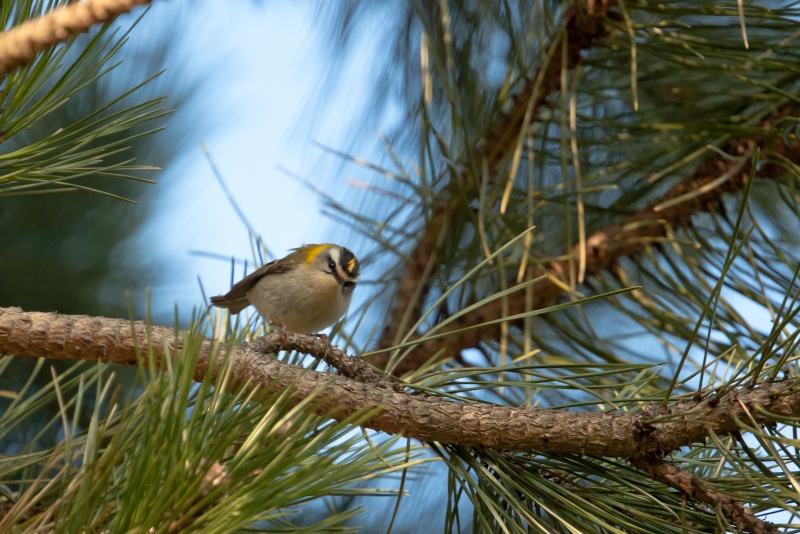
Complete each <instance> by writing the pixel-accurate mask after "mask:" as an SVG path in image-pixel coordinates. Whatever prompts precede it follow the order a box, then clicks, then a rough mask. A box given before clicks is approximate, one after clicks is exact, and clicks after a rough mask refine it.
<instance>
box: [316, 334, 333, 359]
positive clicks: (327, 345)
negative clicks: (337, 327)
mask: <svg viewBox="0 0 800 534" xmlns="http://www.w3.org/2000/svg"><path fill="white" fill-rule="evenodd" d="M314 335H315V336H317V337H318V338H320V339H324V340H325V352H324V353H323V355H324V356H325V357H324V358H323V360H327V357H328V349H330V348H331V338H329V337H328V334H323V333H317V334H314Z"/></svg>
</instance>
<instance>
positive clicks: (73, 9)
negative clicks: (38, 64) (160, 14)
mask: <svg viewBox="0 0 800 534" xmlns="http://www.w3.org/2000/svg"><path fill="white" fill-rule="evenodd" d="M149 3H150V0H86V1H85V2H73V3H71V4H69V5H65V6H62V7H59V8H56V9H54V10H52V11H50V12H49V13H46V14H44V15H42V16H41V17H38V18H35V19H31V20H28V21H26V22H24V23H22V24H20V25H19V26H16V27H14V28H11V29H10V30H8V31H5V32H3V33H0V76H3V75H6V74H8V73H9V72H11V71H13V70H14V69H16V68H19V67H21V66H23V65H25V64H27V63H29V62H30V61H32V60H33V58H34V57H36V54H38V53H39V52H42V51H43V50H46V49H47V48H49V47H51V46H54V45H56V44H58V43H61V42H64V41H66V40H67V39H69V38H70V37H72V36H74V35H78V34H80V33H85V32H86V31H88V30H89V28H91V27H92V26H94V25H95V24H99V23H103V22H109V21H111V20H113V19H114V18H116V17H117V16H118V15H121V14H123V13H127V12H129V11H130V10H131V9H133V8H134V7H135V6H137V5H144V4H149Z"/></svg>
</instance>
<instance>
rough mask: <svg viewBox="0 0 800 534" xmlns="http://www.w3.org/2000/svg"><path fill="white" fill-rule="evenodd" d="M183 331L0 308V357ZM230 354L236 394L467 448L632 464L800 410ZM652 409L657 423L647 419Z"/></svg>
mask: <svg viewBox="0 0 800 534" xmlns="http://www.w3.org/2000/svg"><path fill="white" fill-rule="evenodd" d="M182 336H183V334H181V333H178V334H177V335H176V333H175V332H174V330H173V329H171V328H168V327H155V326H147V325H146V324H144V323H142V322H133V323H131V322H129V321H125V320H122V319H108V318H104V317H88V316H83V315H59V314H56V313H41V312H24V311H22V310H21V309H19V308H0V355H8V354H15V355H19V356H25V357H34V358H53V359H60V360H87V361H103V362H114V363H120V364H123V365H137V363H138V361H139V354H140V351H142V350H150V351H152V353H153V355H154V356H155V358H156V359H157V361H161V360H162V359H163V358H166V357H173V355H174V354H175V353H177V351H178V349H179V347H180V346H181V344H182ZM266 339H267V341H266V342H267V343H268V344H269V345H270V347H271V348H272V349H274V350H292V349H298V350H304V351H308V352H309V353H310V354H312V355H314V356H317V357H321V355H322V354H323V352H324V350H325V347H324V345H325V343H326V342H325V341H324V340H318V339H316V338H315V337H314V336H308V335H302V334H292V333H288V334H281V333H276V334H270V335H269V336H266ZM148 347H149V349H148ZM219 347H220V345H219V344H218V343H216V342H214V341H212V340H205V341H203V344H202V348H201V353H200V359H199V360H198V364H197V367H196V370H195V378H196V379H197V380H202V378H203V377H204V376H205V373H206V372H207V371H208V368H209V366H211V365H212V362H213V361H215V360H214V358H213V353H214V350H215V348H219ZM223 349H224V347H223ZM315 353H316V354H315ZM228 357H230V358H233V359H234V361H233V380H232V381H231V382H230V386H229V387H230V388H231V389H232V390H233V391H237V390H240V389H241V388H243V387H244V384H245V383H248V382H249V383H250V384H252V385H256V386H259V387H260V388H261V389H262V396H263V397H269V395H270V393H269V392H276V391H283V390H284V389H287V388H288V389H291V390H292V391H293V392H294V394H295V395H296V399H297V402H300V401H301V400H303V399H305V398H307V397H309V396H311V395H318V397H317V398H316V399H315V400H314V402H313V405H312V406H313V408H312V409H313V410H314V412H315V413H318V414H320V415H325V416H329V415H330V414H331V413H333V417H335V418H337V419H343V418H345V417H347V416H349V415H352V414H354V413H356V412H358V411H361V410H364V409H371V408H380V411H379V413H377V414H376V415H375V416H373V417H372V418H370V419H369V420H367V421H366V422H365V423H364V426H366V427H368V428H371V429H374V430H379V431H383V432H386V433H388V434H394V435H402V436H405V437H410V438H416V439H419V440H421V441H436V442H440V443H447V444H453V445H460V446H465V447H476V448H494V449H500V450H507V451H538V452H546V453H564V454H569V453H573V454H589V455H594V456H607V457H618V458H624V459H628V460H632V461H637V460H641V459H649V458H658V457H662V456H663V455H664V454H668V453H670V452H672V451H675V450H677V449H679V448H680V447H683V446H688V445H691V444H692V443H696V442H703V441H704V440H705V438H706V437H707V436H708V435H709V433H710V432H714V433H716V434H719V435H723V434H728V433H732V432H737V431H739V429H740V427H739V424H738V423H737V420H749V419H748V418H749V417H751V416H752V417H755V418H756V422H757V423H759V424H760V423H766V422H768V421H769V418H768V417H767V416H766V415H764V414H765V413H770V414H776V415H779V416H795V415H798V414H800V382H798V381H796V380H785V381H781V382H777V383H773V384H764V385H761V386H758V387H755V388H742V389H739V390H733V391H731V392H730V393H728V394H727V395H726V396H724V397H722V398H721V399H718V400H717V399H711V398H709V399H705V400H701V401H686V402H682V403H676V404H674V405H672V406H671V407H670V408H669V409H668V410H666V411H661V412H659V413H658V414H654V413H649V412H648V411H647V410H645V411H643V412H642V413H634V414H630V413H628V414H622V413H597V412H567V411H557V410H548V409H521V408H512V407H508V406H496V405H489V404H478V403H467V402H454V401H452V400H448V399H443V398H440V397H435V396H430V395H424V394H418V393H413V392H408V391H399V390H398V389H397V388H394V387H392V386H391V385H388V384H385V383H381V382H380V381H378V382H372V381H366V382H361V381H359V380H356V379H354V378H347V377H345V376H342V375H335V374H329V373H320V372H315V371H312V370H309V369H305V368H303V367H297V366H292V365H288V364H284V363H282V362H279V361H276V360H273V359H270V358H268V357H265V356H264V355H263V354H260V353H258V352H256V351H254V350H252V349H250V348H248V347H247V346H242V347H239V349H238V350H237V351H236V352H235V353H232V354H228ZM221 365H222V364H221V363H219V362H217V363H216V364H213V368H212V369H211V372H212V373H214V374H216V373H218V372H220V371H221ZM655 415H657V417H658V419H659V420H660V421H662V422H658V423H653V424H648V422H647V421H648V419H649V418H652V417H654V416H655Z"/></svg>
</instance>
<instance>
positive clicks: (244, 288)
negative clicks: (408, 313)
mask: <svg viewBox="0 0 800 534" xmlns="http://www.w3.org/2000/svg"><path fill="white" fill-rule="evenodd" d="M292 250H293V252H292V253H291V254H289V255H288V256H286V257H285V258H282V259H280V260H275V261H272V262H269V263H267V264H266V265H264V266H263V267H261V268H260V269H258V270H256V271H254V272H253V273H252V274H250V275H249V276H247V277H246V278H244V279H243V280H241V281H240V282H237V283H236V284H234V286H233V287H232V288H231V290H230V291H228V292H227V293H226V294H225V295H219V296H216V297H211V303H212V304H213V305H214V306H218V307H220V308H227V309H229V310H230V312H231V313H239V312H240V311H242V310H243V309H245V308H246V307H247V306H249V305H250V304H252V305H253V306H255V307H256V310H258V313H259V314H261V317H263V318H264V320H266V321H267V322H268V323H270V324H272V325H273V326H278V327H281V328H285V329H287V330H290V331H292V332H297V333H304V334H311V333H315V332H319V331H320V330H322V329H323V328H326V327H328V326H330V325H332V324H333V323H335V322H336V321H337V319H339V317H341V316H342V315H344V313H345V312H346V311H347V307H348V306H349V305H350V298H351V297H352V296H353V290H354V289H355V288H356V283H357V282H358V275H359V272H360V266H359V264H358V260H357V259H356V257H355V255H354V254H353V253H352V252H351V251H350V250H348V249H346V248H344V247H341V246H339V245H333V244H330V243H326V244H322V245H306V246H304V247H300V248H296V249H292Z"/></svg>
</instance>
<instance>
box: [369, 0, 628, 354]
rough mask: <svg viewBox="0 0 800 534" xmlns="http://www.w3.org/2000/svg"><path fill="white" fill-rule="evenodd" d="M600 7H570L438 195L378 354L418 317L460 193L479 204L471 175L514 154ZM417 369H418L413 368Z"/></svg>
mask: <svg viewBox="0 0 800 534" xmlns="http://www.w3.org/2000/svg"><path fill="white" fill-rule="evenodd" d="M601 3H602V6H596V5H595V2H594V1H590V2H589V3H588V6H587V11H586V12H583V11H582V10H579V9H577V8H576V7H572V8H571V9H570V10H569V11H568V12H567V13H566V15H565V16H564V20H563V23H562V28H561V31H560V32H558V33H557V35H556V36H555V37H554V38H553V40H552V43H551V45H550V48H549V49H548V50H547V51H546V53H545V54H544V56H543V57H545V58H547V59H546V62H545V63H544V65H542V67H541V69H540V70H539V72H538V73H537V74H536V75H535V76H533V77H532V78H531V79H530V80H529V81H528V83H527V84H525V86H524V87H523V88H522V90H521V91H520V92H519V93H517V95H516V96H515V99H514V105H513V106H512V108H511V109H510V110H509V111H508V113H506V115H505V116H504V117H503V120H502V121H501V122H500V123H499V124H498V125H497V127H496V128H494V129H493V130H492V131H490V132H488V133H487V135H486V137H485V143H484V144H483V145H481V146H480V147H479V148H477V149H476V150H475V153H474V154H473V161H472V165H471V166H465V167H464V168H463V169H462V170H461V175H462V176H461V178H462V180H459V181H457V182H453V183H451V185H450V187H448V188H446V190H444V191H442V193H441V197H442V198H444V199H446V200H443V201H442V202H440V203H439V205H438V206H437V207H436V209H435V210H434V212H433V214H432V215H431V216H430V218H429V219H428V220H427V221H426V223H425V227H424V229H423V230H422V232H421V236H420V238H419V241H417V243H416V244H415V245H414V248H413V249H412V250H411V252H410V253H409V255H408V257H409V261H408V265H407V266H406V269H405V271H404V272H403V274H402V275H401V277H400V281H399V283H398V284H397V289H396V291H395V297H394V305H393V307H392V310H391V312H390V314H389V316H390V319H389V320H388V322H387V324H386V327H385V329H384V332H383V335H382V336H381V339H380V340H379V341H378V345H377V348H378V349H384V348H388V347H391V346H392V345H394V344H396V343H397V342H398V341H399V337H398V336H399V334H400V332H402V331H403V330H404V329H405V328H407V327H408V325H411V324H414V323H416V322H417V320H418V319H419V318H420V317H421V316H422V311H423V310H422V306H423V304H424V302H425V297H426V296H427V294H428V291H429V289H430V282H431V280H432V279H433V276H432V275H433V272H432V271H433V269H434V268H435V265H436V263H437V258H439V257H441V252H442V247H443V244H444V237H445V235H446V234H447V233H448V230H449V229H450V225H451V224H452V223H453V222H454V221H458V220H460V219H463V213H462V212H463V211H465V210H468V209H469V205H470V200H472V199H465V198H464V197H463V196H461V195H462V192H461V188H462V187H467V189H468V191H469V192H471V193H472V195H473V197H475V198H477V188H476V187H471V188H470V187H469V184H470V183H473V182H478V181H479V180H472V179H471V173H472V170H471V169H484V168H485V169H487V170H488V172H489V175H494V173H495V172H496V170H497V166H498V165H499V164H500V163H501V162H502V161H503V160H504V159H505V158H507V157H508V156H509V155H510V154H512V153H513V152H514V150H515V149H516V146H517V144H518V143H519V142H520V138H521V137H522V136H524V134H525V132H526V131H527V129H528V128H529V127H530V125H531V117H533V116H535V115H536V112H537V110H538V109H539V108H540V107H541V106H542V105H544V104H545V102H546V100H547V98H548V96H549V95H550V94H551V93H552V92H554V91H555V90H557V89H558V87H559V86H560V83H561V71H562V69H563V67H564V65H566V67H567V69H571V68H574V67H575V66H576V65H577V64H578V62H579V61H580V59H581V54H582V53H583V52H584V51H585V50H587V49H588V48H589V47H590V46H591V45H592V44H593V43H594V42H595V41H596V40H597V39H599V38H600V37H602V36H603V34H604V33H605V26H604V25H603V23H602V19H603V17H605V16H606V15H607V13H608V8H609V7H610V5H613V4H614V3H615V2H613V1H612V0H603V1H602V2H601ZM562 33H565V34H566V35H567V38H568V44H567V46H566V47H564V45H563V43H562V39H561V34H562ZM462 182H463V183H462ZM375 364H376V366H378V367H385V365H386V361H380V362H379V361H378V360H375ZM417 367H418V365H417V366H414V367H413V368H417Z"/></svg>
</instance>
